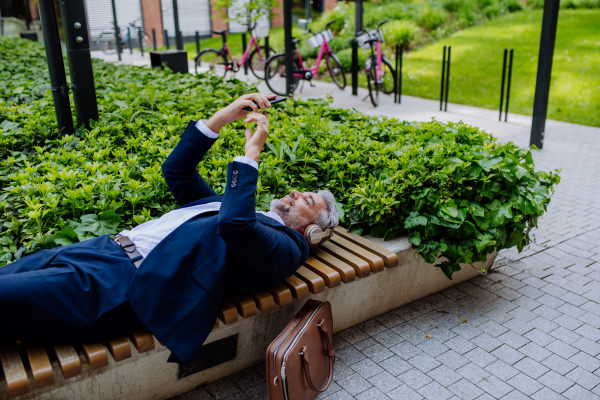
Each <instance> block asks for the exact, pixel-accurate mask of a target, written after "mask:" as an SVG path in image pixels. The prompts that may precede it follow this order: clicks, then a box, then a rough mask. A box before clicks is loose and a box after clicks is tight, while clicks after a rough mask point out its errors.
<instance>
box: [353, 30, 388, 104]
mask: <svg viewBox="0 0 600 400" xmlns="http://www.w3.org/2000/svg"><path fill="white" fill-rule="evenodd" d="M389 21H390V20H389V19H386V20H383V21H381V22H380V23H379V24H377V28H376V29H373V30H372V31H369V32H367V33H365V32H359V33H358V34H357V37H356V42H357V43H358V45H359V46H360V47H361V48H363V49H365V50H368V49H371V55H370V56H369V58H368V59H367V63H366V64H365V74H366V75H367V86H368V88H369V96H370V97H371V103H373V106H375V107H377V105H378V104H379V91H380V90H381V91H382V92H383V93H385V94H391V93H393V92H394V88H395V87H396V71H395V70H394V68H392V64H391V63H390V61H389V60H388V59H387V58H386V57H385V56H384V55H383V53H382V52H381V43H382V42H383V32H381V29H380V28H381V26H382V25H384V24H386V23H387V22H389ZM373 44H375V46H373Z"/></svg>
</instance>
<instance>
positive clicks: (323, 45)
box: [294, 40, 331, 78]
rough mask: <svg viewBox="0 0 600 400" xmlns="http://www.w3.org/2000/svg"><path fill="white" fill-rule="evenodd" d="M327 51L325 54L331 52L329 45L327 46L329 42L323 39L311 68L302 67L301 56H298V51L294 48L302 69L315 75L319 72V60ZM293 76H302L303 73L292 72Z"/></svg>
mask: <svg viewBox="0 0 600 400" xmlns="http://www.w3.org/2000/svg"><path fill="white" fill-rule="evenodd" d="M325 52H327V54H329V53H331V47H329V43H327V40H323V43H321V50H319V55H318V57H317V62H316V64H315V66H314V67H312V68H304V62H303V61H302V56H300V52H299V51H298V49H296V55H297V56H298V64H299V65H300V68H302V70H303V71H309V72H310V73H311V74H313V75H316V74H317V72H319V66H320V65H321V60H322V59H323V55H324V54H325ZM294 77H296V78H303V77H304V73H294Z"/></svg>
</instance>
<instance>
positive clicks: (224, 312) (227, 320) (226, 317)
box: [219, 300, 239, 325]
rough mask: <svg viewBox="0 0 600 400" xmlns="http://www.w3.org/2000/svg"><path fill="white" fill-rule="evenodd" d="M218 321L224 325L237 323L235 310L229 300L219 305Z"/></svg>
mask: <svg viewBox="0 0 600 400" xmlns="http://www.w3.org/2000/svg"><path fill="white" fill-rule="evenodd" d="M219 319H220V320H221V321H222V322H223V323H224V324H225V325H229V324H232V323H234V322H237V320H238V319H239V318H238V311H237V309H236V308H235V306H234V305H233V304H232V303H231V302H230V301H229V300H223V305H221V309H220V310H219Z"/></svg>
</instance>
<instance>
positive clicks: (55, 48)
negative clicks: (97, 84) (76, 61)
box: [38, 0, 89, 136]
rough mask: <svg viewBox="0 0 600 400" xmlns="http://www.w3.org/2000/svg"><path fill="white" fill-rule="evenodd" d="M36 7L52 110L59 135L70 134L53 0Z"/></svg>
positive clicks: (62, 64) (64, 79) (39, 1)
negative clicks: (38, 15) (47, 73)
mask: <svg viewBox="0 0 600 400" xmlns="http://www.w3.org/2000/svg"><path fill="white" fill-rule="evenodd" d="M38 7H39V9H40V20H41V22H42V26H43V29H42V34H43V35H44V47H45V48H46V59H47V61H48V72H49V73H50V86H51V88H50V90H51V91H52V97H53V99H54V110H55V112H56V122H57V123H58V132H59V136H62V135H72V134H73V133H74V132H75V128H74V127H73V115H72V114H71V104H70V102H69V87H68V86H67V77H66V75H65V64H64V62H63V55H62V49H61V46H60V37H59V35H58V22H57V21H56V10H55V9H54V1H53V0H38ZM88 45H89V44H88Z"/></svg>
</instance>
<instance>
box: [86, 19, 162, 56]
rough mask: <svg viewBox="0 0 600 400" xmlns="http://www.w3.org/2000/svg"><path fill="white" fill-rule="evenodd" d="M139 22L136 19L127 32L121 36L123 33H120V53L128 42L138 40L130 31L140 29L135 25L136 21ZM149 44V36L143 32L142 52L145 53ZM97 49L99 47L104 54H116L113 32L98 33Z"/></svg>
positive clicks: (137, 35)
mask: <svg viewBox="0 0 600 400" xmlns="http://www.w3.org/2000/svg"><path fill="white" fill-rule="evenodd" d="M138 20H139V21H140V22H141V18H138V19H136V20H135V21H133V22H130V23H129V27H127V31H126V33H125V35H124V36H123V33H120V36H121V38H122V39H121V51H123V50H124V49H126V48H127V43H128V42H129V40H135V39H139V34H135V33H132V31H136V30H139V29H142V28H141V27H139V26H137V25H136V21H138ZM149 42H150V35H148V34H147V33H146V32H144V38H143V39H142V43H141V46H142V52H144V51H147V49H148V43H149ZM96 43H97V47H99V48H100V49H101V50H102V51H103V52H104V54H115V53H116V52H117V40H116V38H115V30H114V29H113V30H110V31H104V32H102V33H100V36H98V38H97V39H96Z"/></svg>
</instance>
